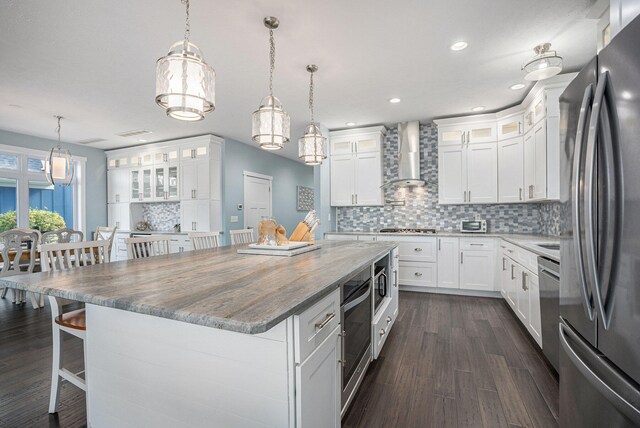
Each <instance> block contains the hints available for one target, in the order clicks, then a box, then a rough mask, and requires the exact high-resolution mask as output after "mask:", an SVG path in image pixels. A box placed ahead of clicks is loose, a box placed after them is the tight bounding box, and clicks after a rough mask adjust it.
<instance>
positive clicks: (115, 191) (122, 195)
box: [107, 169, 129, 204]
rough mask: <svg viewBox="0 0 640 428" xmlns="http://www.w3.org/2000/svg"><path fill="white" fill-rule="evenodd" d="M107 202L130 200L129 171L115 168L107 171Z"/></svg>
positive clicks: (114, 202) (115, 202)
mask: <svg viewBox="0 0 640 428" xmlns="http://www.w3.org/2000/svg"><path fill="white" fill-rule="evenodd" d="M107 188H108V192H107V195H108V198H107V203H109V204H117V203H120V202H129V171H128V170H126V169H113V170H109V171H107Z"/></svg>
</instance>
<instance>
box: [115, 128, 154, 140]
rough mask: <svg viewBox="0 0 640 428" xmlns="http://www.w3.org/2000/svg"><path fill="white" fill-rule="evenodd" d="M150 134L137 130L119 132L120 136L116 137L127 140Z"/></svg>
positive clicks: (143, 130) (144, 130)
mask: <svg viewBox="0 0 640 428" xmlns="http://www.w3.org/2000/svg"><path fill="white" fill-rule="evenodd" d="M146 134H151V131H147V130H146V129H138V130H135V131H126V132H121V133H120V134H116V135H117V136H118V137H123V138H129V137H137V136H139V135H146Z"/></svg>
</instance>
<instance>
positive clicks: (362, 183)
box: [354, 152, 382, 206]
mask: <svg viewBox="0 0 640 428" xmlns="http://www.w3.org/2000/svg"><path fill="white" fill-rule="evenodd" d="M354 172H355V192H354V193H355V204H356V205H358V206H371V205H382V189H381V188H380V186H382V156H381V155H380V152H372V153H358V154H356V155H355V171H354Z"/></svg>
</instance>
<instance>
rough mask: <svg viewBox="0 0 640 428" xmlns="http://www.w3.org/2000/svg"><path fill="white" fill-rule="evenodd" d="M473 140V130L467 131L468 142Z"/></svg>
mask: <svg viewBox="0 0 640 428" xmlns="http://www.w3.org/2000/svg"><path fill="white" fill-rule="evenodd" d="M470 142H471V131H467V143H470Z"/></svg>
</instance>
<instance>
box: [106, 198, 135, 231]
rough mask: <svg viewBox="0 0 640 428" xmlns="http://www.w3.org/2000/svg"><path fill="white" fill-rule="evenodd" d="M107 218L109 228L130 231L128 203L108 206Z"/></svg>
mask: <svg viewBox="0 0 640 428" xmlns="http://www.w3.org/2000/svg"><path fill="white" fill-rule="evenodd" d="M107 217H108V218H107V224H108V225H109V227H117V228H118V229H119V230H129V229H130V222H131V220H130V217H131V216H130V213H129V204H128V203H120V204H108V205H107Z"/></svg>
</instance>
